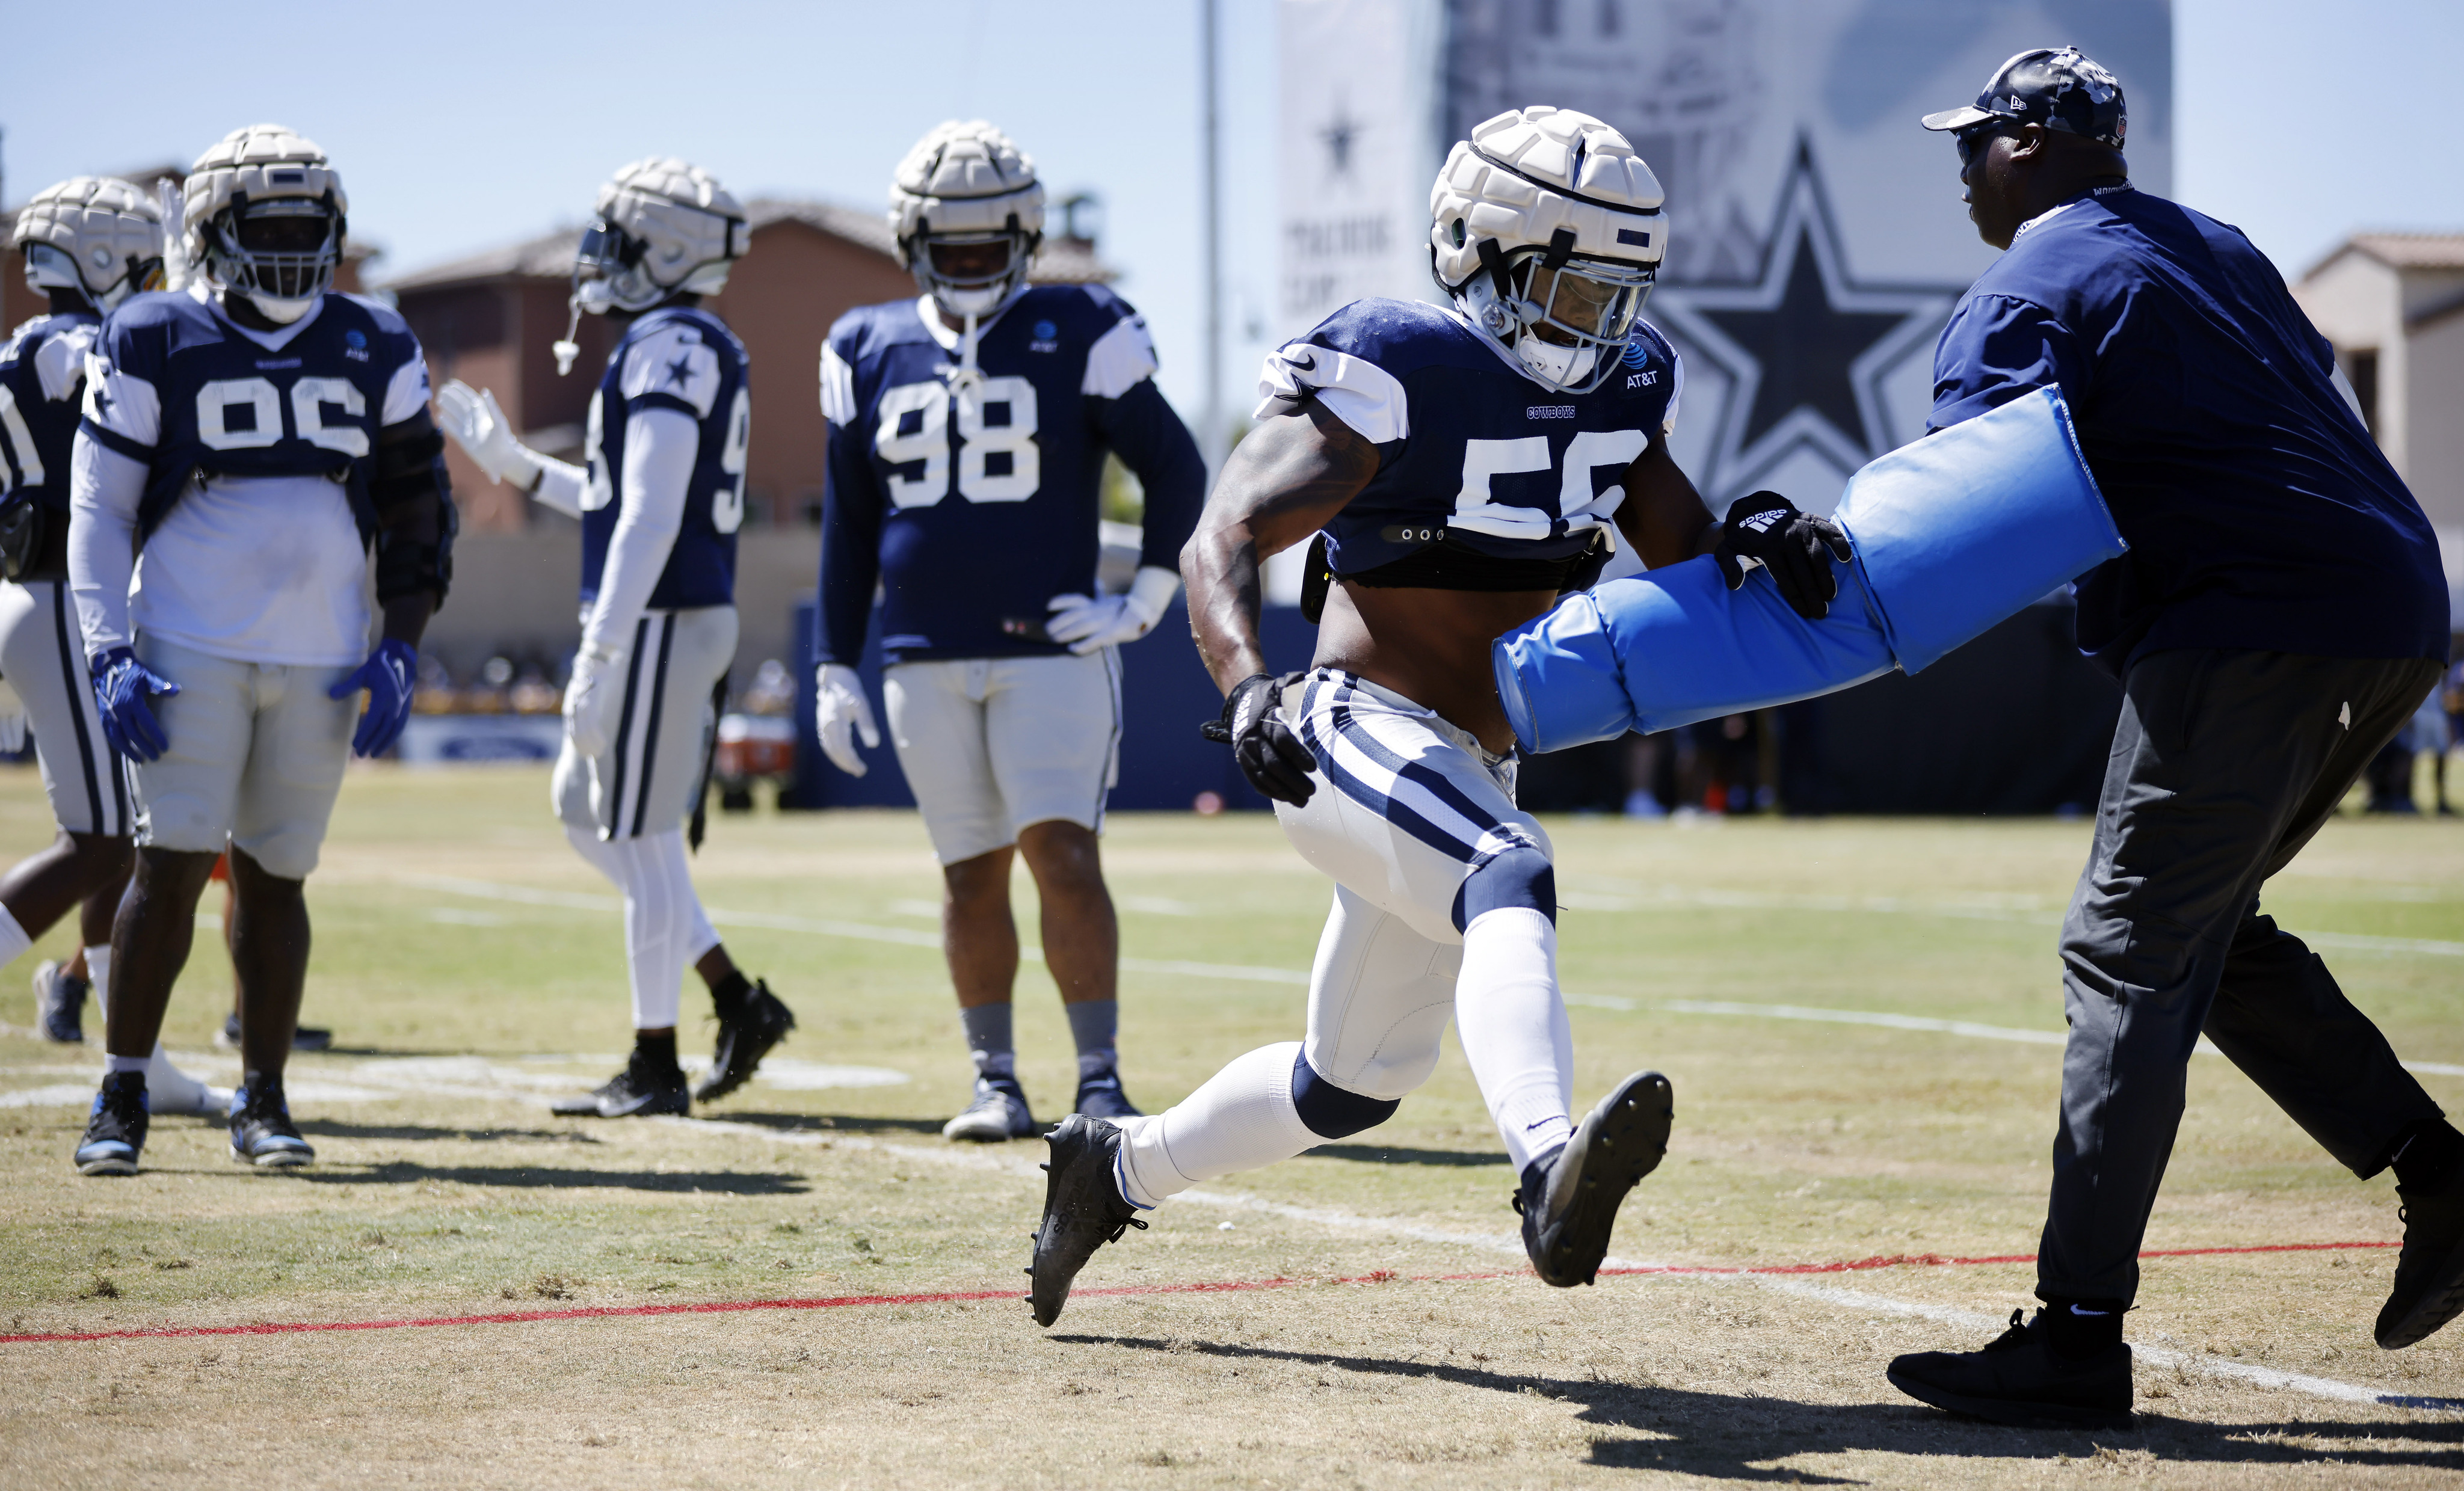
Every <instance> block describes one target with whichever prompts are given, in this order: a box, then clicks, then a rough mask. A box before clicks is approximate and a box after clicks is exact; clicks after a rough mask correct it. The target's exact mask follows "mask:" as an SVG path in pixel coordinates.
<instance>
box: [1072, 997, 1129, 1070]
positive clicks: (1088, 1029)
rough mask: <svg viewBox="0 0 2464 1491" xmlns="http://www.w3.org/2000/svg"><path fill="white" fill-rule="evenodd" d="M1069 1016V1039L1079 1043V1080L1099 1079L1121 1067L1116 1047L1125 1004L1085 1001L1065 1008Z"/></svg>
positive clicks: (1113, 1001)
mask: <svg viewBox="0 0 2464 1491" xmlns="http://www.w3.org/2000/svg"><path fill="white" fill-rule="evenodd" d="M1061 1009H1062V1013H1064V1014H1066V1015H1067V1016H1068V1017H1069V1037H1070V1039H1071V1040H1073V1041H1075V1042H1078V1080H1079V1081H1080V1082H1085V1081H1086V1080H1087V1079H1088V1078H1089V1077H1099V1076H1101V1075H1103V1074H1104V1073H1105V1072H1108V1071H1111V1069H1112V1068H1113V1067H1115V1066H1117V1065H1119V1064H1120V1062H1121V1057H1120V1053H1119V1052H1118V1051H1117V1050H1115V1049H1114V1048H1113V1047H1114V1044H1115V1042H1117V1041H1118V1040H1119V1037H1120V1029H1121V1001H1120V1000H1118V999H1082V1000H1080V1001H1079V1002H1078V1003H1076V1004H1065V1005H1063V1006H1061Z"/></svg>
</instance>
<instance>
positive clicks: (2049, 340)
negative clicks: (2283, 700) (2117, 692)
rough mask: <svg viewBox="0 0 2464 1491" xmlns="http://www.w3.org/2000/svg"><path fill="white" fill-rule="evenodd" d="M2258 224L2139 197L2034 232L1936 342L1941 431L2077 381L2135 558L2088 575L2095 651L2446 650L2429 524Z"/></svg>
mask: <svg viewBox="0 0 2464 1491" xmlns="http://www.w3.org/2000/svg"><path fill="white" fill-rule="evenodd" d="M2334 372H2335V354H2334V352H2333V350H2332V349H2331V348H2330V347H2329V346H2328V344H2327V341H2326V340H2325V339H2324V338H2322V337H2321V336H2320V335H2319V333H2318V331H2317V330H2316V329H2314V328H2313V327H2312V326H2311V324H2310V321H2309V318H2307V317H2305V316H2303V315H2302V313H2301V309H2300V307H2299V306H2298V305H2296V304H2295V303H2294V301H2293V297H2292V296H2291V295H2290V294H2289V293H2288V292H2287V291H2286V290H2285V288H2284V281H2283V278H2282V276H2280V275H2279V274H2277V272H2276V267H2275V266H2274V265H2273V264H2271V263H2269V262H2268V260H2267V258H2266V257H2265V256H2264V255H2263V254H2261V253H2260V252H2258V251H2257V249H2255V248H2254V247H2253V246H2252V245H2251V243H2250V240H2249V239H2247V238H2246V237H2244V236H2243V235H2242V233H2241V230H2238V229H2235V228H2233V227H2230V226H2228V225H2226V224H2223V223H2219V222H2217V221H2215V220H2214V219H2213V218H2210V217H2207V216H2204V215H2202V214H2200V213H2198V212H2194V211H2192V210H2190V209H2189V208H2185V207H2182V206H2180V205H2179V204H2177V203H2173V202H2168V201H2167V200H2165V199H2164V198H2162V197H2155V196H2150V195H2148V194H2147V193H2145V192H2142V191H2137V190H2134V189H2131V188H2128V187H2123V188H2121V189H2118V190H2117V189H2106V190H2104V191H2101V192H2099V193H2097V194H2093V195H2090V196H2086V197H2082V198H2079V200H2076V201H2074V202H2071V203H2070V204H2068V205H2067V206H2064V207H2061V208H2056V209H2054V210H2053V211H2051V212H2048V213H2046V214H2044V215H2043V216H2041V217H2038V218H2036V219H2035V220H2034V221H2032V222H2031V223H2029V224H2028V225H2027V226H2026V227H2024V228H2023V229H2021V230H2020V233H2019V236H2018V237H2017V238H2016V239H2015V240H2014V241H2013V243H2012V246H2011V249H2010V252H2007V253H2005V254H2004V255H2003V256H2002V257H2001V258H2000V259H1999V260H1998V261H1996V262H1995V263H1994V265H1993V267H1992V268H1991V269H1989V270H1987V271H1986V272H1985V274H1983V275H1982V276H1981V277H1979V278H1978V279H1977V281H1976V283H1975V284H1974V285H1973V286H1971V287H1970V288H1969V292H1968V295H1967V297H1966V298H1965V299H1964V300H1962V301H1961V302H1960V304H1959V307H1958V309H1957V310H1956V311H1954V312H1953V314H1952V316H1951V318H1950V324H1949V325H1948V326H1947V327H1946V328H1945V329H1944V331H1943V334H1942V340H1941V343H1940V345H1939V346H1938V347H1937V348H1936V350H1935V354H1934V405H1933V412H1932V416H1931V418H1930V420H1929V422H1928V423H1929V425H1930V427H1931V428H1935V429H1940V428H1945V427H1947V426H1950V425H1955V424H1958V423H1959V422H1960V421H1962V420H1965V419H1969V418H1971V417H1973V416H1975V415H1977V414H1981V413H1983V412H1984V411H1986V410H1987V409H1990V408H1993V407H1995V406H1998V405H2001V404H2005V403H2008V402H2009V401H2010V400H2012V399H2014V398H2017V397H2018V396H2019V395H2021V394H2023V393H2027V392H2029V391H2030V390H2032V389H2035V388H2040V387H2043V386H2045V385H2047V384H2059V385H2060V386H2061V390H2062V397H2063V398H2064V399H2065V400H2067V401H2068V402H2069V404H2070V407H2071V412H2072V417H2073V418H2074V420H2075V421H2076V422H2077V425H2078V428H2079V445H2080V449H2081V451H2082V453H2083V454H2084V455H2085V456H2086V458H2087V464H2088V470H2089V471H2091V472H2093V473H2094V475H2095V476H2096V480H2097V485H2098V486H2099V487H2101V489H2102V490H2103V493H2104V498H2105V501H2106V503H2107V504H2108V505H2109V506H2110V507H2111V508H2112V510H2113V516H2114V521H2115V523H2116V524H2117V525H2118V526H2119V527H2120V528H2121V530H2122V534H2123V537H2124V538H2127V539H2128V540H2129V542H2130V552H2129V553H2128V554H2125V555H2123V556H2122V557H2121V558H2119V559H2112V560H2109V561H2108V562H2106V563H2104V564H2102V565H2101V566H2099V567H2098V568H2097V569H2095V570H2093V571H2091V572H2090V573H2089V574H2088V575H2087V576H2086V577H2085V578H2084V579H2082V580H2081V581H2079V648H2080V650H2081V651H2083V652H2085V653H2087V654H2088V655H2089V656H2090V657H2091V658H2093V659H2095V660H2096V661H2097V662H2098V663H2099V664H2101V665H2102V666H2103V667H2105V668H2106V669H2110V670H2112V671H2113V672H2116V673H2120V672H2121V671H2122V670H2123V669H2125V668H2127V667H2128V665H2129V663H2130V661H2131V660H2132V659H2134V658H2136V657H2139V656H2142V655H2144V654H2145V653H2148V652H2154V651H2161V650H2165V649H2167V648H2176V647H2229V648H2251V649H2255V650H2262V651H2278V652H2299V653H2309V654H2313V655H2317V656H2324V657H2355V658H2407V657H2436V658H2444V657H2445V656H2446V655H2447V646H2448V640H2447V628H2448V615H2447V585H2446V581H2445V578H2444V576H2443V575H2442V573H2441V571H2440V567H2439V560H2438V544H2437V540H2436V538H2435V537H2433V536H2432V534H2431V528H2430V523H2429V520H2428V519H2427V518H2426V517H2424V516H2423V515H2422V512H2421V508H2420V507H2419V505H2418V504H2416V503H2415V502H2414V501H2413V498H2412V494H2411V493H2410V492H2409V491H2407V490H2406V488H2405V485H2404V481H2403V478H2401V477H2399V476H2398V475H2397V474H2396V473H2395V469H2394V468H2393V467H2391V466H2389V465H2388V464H2387V458H2386V456H2384V455H2383V454H2381V453H2380V451H2379V449H2378V446H2377V444H2376V443H2375V442H2374V441H2372V440H2371V438H2370V435H2369V431H2368V430H2367V429H2366V428H2364V426H2363V424H2362V422H2361V420H2360V419H2359V417H2357V416H2356V415H2355V414H2354V413H2353V410H2352V408H2351V406H2349V405H2347V404H2346V403H2345V401H2344V399H2343V395H2342V394H2341V393H2339V392H2338V390H2337V389H2336V387H2335V384H2334V381H2333V380H2334Z"/></svg>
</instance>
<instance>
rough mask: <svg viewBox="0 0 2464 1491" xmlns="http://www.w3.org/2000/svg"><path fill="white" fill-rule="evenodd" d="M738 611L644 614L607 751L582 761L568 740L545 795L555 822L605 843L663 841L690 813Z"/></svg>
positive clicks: (731, 655)
mask: <svg viewBox="0 0 2464 1491" xmlns="http://www.w3.org/2000/svg"><path fill="white" fill-rule="evenodd" d="M736 625H737V624H736V607H734V606H732V605H705V606H695V607H693V608H692V609H690V610H681V611H646V612H644V613H643V614H642V620H641V622H640V623H639V624H638V625H635V626H634V628H633V647H632V649H631V651H630V653H629V654H628V655H627V658H626V660H625V683H624V688H625V696H624V697H623V698H622V699H620V700H618V701H617V707H616V728H615V730H614V732H613V734H612V738H613V744H611V745H610V746H609V747H608V750H607V754H606V755H605V756H600V757H598V758H597V759H595V760H587V761H585V760H583V758H582V756H581V755H580V754H579V753H577V752H576V751H575V750H574V749H573V740H572V737H570V736H567V737H566V739H565V742H564V749H563V750H562V752H561V753H560V754H559V755H558V756H557V758H556V775H555V776H554V777H553V778H551V785H550V792H551V794H552V796H553V800H554V801H555V803H556V816H557V817H558V818H560V819H561V820H562V821H563V822H565V824H566V825H567V826H569V827H573V828H579V829H583V830H584V831H586V832H591V833H596V834H597V835H599V837H600V838H602V839H638V838H641V837H642V836H643V835H645V834H655V833H665V832H667V831H668V830H669V829H671V828H673V827H675V826H676V825H677V824H679V823H681V822H684V821H685V817H686V815H687V814H689V813H691V812H692V811H693V795H694V794H695V793H697V792H699V791H700V790H701V786H702V767H703V766H704V764H705V763H707V762H708V761H709V759H710V740H711V733H712V732H713V731H715V730H716V729H717V728H718V715H717V712H716V711H715V710H714V709H713V708H712V707H711V695H712V691H714V690H715V689H716V688H717V686H718V681H719V680H720V679H721V678H723V677H725V676H726V675H727V669H728V665H729V664H731V663H733V662H735V661H736Z"/></svg>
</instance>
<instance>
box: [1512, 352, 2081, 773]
mask: <svg viewBox="0 0 2464 1491" xmlns="http://www.w3.org/2000/svg"><path fill="white" fill-rule="evenodd" d="M1837 517H1838V520H1839V523H1840V526H1841V527H1842V528H1844V529H1846V530H1847V532H1848V536H1849V541H1850V543H1851V544H1852V545H1853V546H1854V548H1855V550H1856V559H1854V560H1853V561H1852V562H1851V563H1848V564H1843V565H1841V566H1839V568H1838V574H1839V599H1838V600H1837V601H1835V602H1833V603H1832V606H1831V614H1830V615H1829V616H1827V617H1825V618H1824V619H1823V620H1821V621H1819V622H1809V621H1806V620H1804V619H1803V618H1801V617H1799V616H1798V615H1797V614H1796V613H1795V612H1793V611H1792V610H1790V609H1789V608H1788V605H1787V603H1785V602H1783V601H1782V600H1781V599H1780V597H1779V590H1778V587H1777V586H1775V585H1774V584H1773V583H1772V582H1771V577H1770V576H1769V575H1767V574H1760V573H1757V574H1754V575H1749V576H1748V577H1747V581H1746V584H1745V586H1744V588H1742V589H1739V590H1735V591H1731V590H1729V589H1728V588H1727V584H1726V583H1725V582H1724V581H1722V580H1721V578H1720V571H1719V566H1718V565H1717V564H1715V563H1714V562H1713V561H1712V560H1711V559H1709V558H1707V557H1705V558H1701V559H1689V560H1687V561H1685V562H1684V563H1683V564H1673V565H1668V566H1665V567H1663V568H1661V569H1656V570H1653V571H1652V572H1651V573H1649V574H1648V575H1640V576H1636V577H1633V578H1630V579H1626V580H1617V581H1610V582H1609V583H1607V584H1605V585H1602V586H1600V587H1599V588H1597V589H1596V590H1593V591H1587V592H1585V593H1583V594H1581V595H1576V596H1570V597H1568V598H1567V599H1566V600H1565V601H1564V602H1562V603H1559V604H1558V606H1557V607H1556V608H1555V609H1554V610H1552V611H1551V612H1549V613H1548V614H1547V615H1545V616H1542V617H1539V618H1538V619H1536V620H1534V621H1532V622H1530V623H1529V624H1528V625H1524V626H1523V627H1521V628H1520V629H1518V630H1516V631H1511V632H1508V633H1507V634H1506V635H1505V636H1503V637H1500V638H1499V639H1498V640H1497V643H1496V645H1495V646H1494V647H1493V648H1492V649H1491V659H1492V662H1493V663H1494V666H1495V668H1496V671H1497V690H1498V694H1499V696H1500V698H1501V699H1503V701H1504V702H1505V705H1506V714H1507V721H1508V722H1509V723H1510V724H1511V725H1512V726H1513V727H1514V735H1515V738H1516V740H1518V741H1519V742H1521V744H1522V746H1523V748H1524V749H1525V750H1526V751H1529V752H1533V753H1538V752H1542V751H1562V750H1565V749H1566V748H1567V747H1569V746H1577V745H1585V744H1588V743H1590V742H1591V741H1595V740H1608V739H1614V738H1616V737H1617V736H1618V735H1623V734H1624V733H1625V732H1626V731H1628V730H1641V731H1645V732H1649V731H1655V730H1667V729H1670V728H1672V727H1674V726H1677V725H1684V724H1691V723H1693V722H1694V721H1696V720H1704V719H1714V718H1717V717H1719V716H1720V715H1723V714H1733V713H1738V712H1739V711H1742V710H1754V709H1763V708H1767V707H1769V706H1771V705H1775V704H1785V703H1788V702H1790V701H1791V700H1794V699H1804V698H1811V697H1813V696H1814V695H1815V694H1822V693H1829V692H1832V691H1836V690H1839V689H1845V688H1847V687H1848V686H1850V685H1851V684H1858V683H1862V682H1864V681H1865V680H1866V679H1868V678H1872V677H1874V676H1876V675H1877V674H1880V673H1883V672H1887V671H1889V670H1890V669H1892V668H1893V667H1898V668H1902V669H1905V670H1906V671H1908V672H1911V673H1913V672H1916V671H1917V670H1918V669H1923V668H1925V666H1926V665H1928V664H1930V663H1933V662H1934V661H1936V660H1937V659H1939V658H1941V657H1942V655H1943V654H1944V653H1946V652H1948V651H1949V650H1950V649H1951V648H1953V647H1958V646H1959V645H1960V644H1961V643H1963V642H1966V641H1968V640H1969V638H1971V637H1974V636H1976V635H1978V634H1979V633H1981V632H1983V631H1985V630H1986V629H1987V628H1989V627H1991V626H1992V625H1994V624H1995V623H1997V622H1999V621H2001V620H2002V619H2003V618H2005V617H2007V616H2010V615H2011V614H2013V612H2015V611H2017V610H2018V609H2019V608H2020V607H2022V606H2024V605H2027V604H2028V603H2031V602H2033V601H2035V600H2037V599H2038V598H2040V597H2042V596H2043V595H2044V594H2045V593H2046V592H2048V591H2050V590H2052V589H2053V588H2054V587H2056V586H2057V585H2059V584H2062V583H2064V582H2065V581H2070V580H2073V579H2075V578H2077V577H2078V576H2079V575H2081V574H2084V573H2086V572H2087V571H2088V570H2090V569H2093V568H2094V567H2096V566H2097V565H2098V564H2101V563H2102V562H2104V561H2105V560H2106V559H2112V558H2113V557H2114V556H2116V555H2118V554H2121V553H2122V552H2123V550H2124V549H2125V548H2126V547H2127V545H2125V544H2124V543H2123V540H2122V536H2121V534H2120V532H2119V531H2117V530H2116V529H2115V527H2114V525H2113V517H2112V515H2111V514H2110V513H2108V512H2107V511H2106V510H2105V506H2104V500H2103V498H2102V497H2101V496H2100V495H2099V494H2098V493H2097V490H2096V482H2095V480H2094V479H2093V478H2092V477H2091V476H2089V474H2088V471H2087V464H2086V462H2085V461H2084V460H2083V459H2082V458H2081V457H2080V455H2079V443H2078V441H2077V439H2076V438H2074V436H2073V434H2072V431H2071V424H2070V411H2069V410H2068V409H2067V408H2065V407H2064V406H2063V404H2062V400H2061V395H2060V393H2059V392H2057V390H2054V389H2050V388H2047V389H2040V390H2038V391H2036V392H2035V393H2031V394H2028V395H2026V396H2024V397H2022V398H2019V399H2015V400H2013V401H2012V402H2011V403H2009V404H2006V405H2004V406H2002V407H2000V408H1998V409H1995V410H1993V411H1991V413H1987V414H1982V415H1979V416H1978V417H1976V418H1975V419H1972V420H1969V421H1967V422H1966V423H1964V424H1960V425H1954V426H1952V427H1951V428H1948V429H1946V430H1943V431H1940V432H1939V433H1936V434H1934V435H1931V436H1928V437H1927V438H1925V439H1924V440H1921V441H1919V442H1917V443H1916V444H1915V445H1912V446H1907V447H1903V449H1898V450H1894V451H1892V452H1891V453H1890V454H1888V455H1886V456H1883V457H1882V458H1881V460H1879V461H1876V462H1874V463H1873V464H1871V465H1869V466H1867V467H1866V468H1865V469H1864V470H1862V471H1859V472H1858V473H1857V474H1856V476H1854V477H1853V478H1851V479H1850V481H1849V484H1848V491H1847V493H1846V494H1845V495H1844V496H1843V497H1842V498H1841V500H1840V506H1839V511H1838V514H1837Z"/></svg>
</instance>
